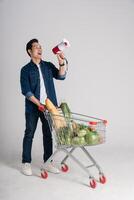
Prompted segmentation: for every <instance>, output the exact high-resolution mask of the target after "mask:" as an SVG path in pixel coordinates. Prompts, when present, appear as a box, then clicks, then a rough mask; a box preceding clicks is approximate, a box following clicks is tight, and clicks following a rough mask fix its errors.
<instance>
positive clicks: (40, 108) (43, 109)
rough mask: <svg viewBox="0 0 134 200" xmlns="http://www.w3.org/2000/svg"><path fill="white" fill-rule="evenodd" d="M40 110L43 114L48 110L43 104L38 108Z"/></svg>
mask: <svg viewBox="0 0 134 200" xmlns="http://www.w3.org/2000/svg"><path fill="white" fill-rule="evenodd" d="M38 110H39V111H41V112H44V111H45V110H46V106H45V105H43V104H40V105H39V106H38Z"/></svg>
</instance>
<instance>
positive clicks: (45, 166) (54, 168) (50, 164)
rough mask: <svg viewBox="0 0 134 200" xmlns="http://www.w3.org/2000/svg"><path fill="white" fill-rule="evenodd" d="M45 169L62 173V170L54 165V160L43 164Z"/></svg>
mask: <svg viewBox="0 0 134 200" xmlns="http://www.w3.org/2000/svg"><path fill="white" fill-rule="evenodd" d="M43 169H45V170H46V171H48V172H51V173H54V174H59V173H60V170H59V169H58V168H56V167H54V165H53V163H52V162H48V163H45V164H44V165H43Z"/></svg>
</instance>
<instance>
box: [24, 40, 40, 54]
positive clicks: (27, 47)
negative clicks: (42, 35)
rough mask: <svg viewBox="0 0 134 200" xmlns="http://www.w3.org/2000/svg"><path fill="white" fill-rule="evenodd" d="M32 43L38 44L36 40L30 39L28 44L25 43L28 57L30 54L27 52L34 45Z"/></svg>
mask: <svg viewBox="0 0 134 200" xmlns="http://www.w3.org/2000/svg"><path fill="white" fill-rule="evenodd" d="M34 42H37V43H38V42H39V41H38V40H37V39H35V38H34V39H32V40H30V41H29V42H28V43H27V45H26V51H27V53H28V55H29V56H30V53H29V52H28V50H29V49H30V50H31V49H32V44H33V43H34Z"/></svg>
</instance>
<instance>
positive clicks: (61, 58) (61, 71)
mask: <svg viewBox="0 0 134 200" xmlns="http://www.w3.org/2000/svg"><path fill="white" fill-rule="evenodd" d="M57 58H58V62H59V75H60V76H64V75H66V71H67V66H66V64H67V63H65V56H64V54H63V52H61V53H59V54H57Z"/></svg>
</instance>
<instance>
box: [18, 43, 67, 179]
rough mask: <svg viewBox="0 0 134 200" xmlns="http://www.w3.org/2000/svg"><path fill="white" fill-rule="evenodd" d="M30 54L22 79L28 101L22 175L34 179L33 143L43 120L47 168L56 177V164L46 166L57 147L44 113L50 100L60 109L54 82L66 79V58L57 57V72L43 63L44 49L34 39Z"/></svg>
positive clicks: (22, 87)
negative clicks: (32, 166)
mask: <svg viewBox="0 0 134 200" xmlns="http://www.w3.org/2000/svg"><path fill="white" fill-rule="evenodd" d="M26 51H27V53H28V55H29V56H30V57H31V61H30V62H29V63H28V64H27V65H25V66H24V67H22V69H21V75H20V83H21V91H22V94H23V95H24V96H25V97H26V98H25V119H26V129H25V134H24V138H23V153H22V172H23V174H25V175H32V168H31V161H32V158H31V149H32V141H33V137H34V133H35V130H36V127H37V122H38V119H39V118H40V120H41V122H42V132H43V147H44V155H43V160H44V168H45V169H46V170H47V171H50V172H52V173H59V170H58V169H57V168H56V167H54V165H53V163H52V162H50V163H49V164H47V163H45V162H46V161H47V159H48V158H49V157H50V156H51V155H52V146H53V145H52V135H51V131H50V129H49V125H48V122H47V120H46V119H45V117H44V114H43V111H45V106H44V104H45V99H46V98H49V99H50V100H51V101H52V102H53V104H54V105H55V106H58V104H57V98H56V92H55V87H54V82H53V78H55V79H58V80H64V79H65V76H66V66H65V63H64V54H63V52H61V53H60V54H57V58H58V64H59V69H57V68H56V67H55V66H54V65H53V64H52V63H51V62H46V61H43V60H42V48H41V45H40V44H39V42H38V40H37V39H32V40H30V41H29V42H28V43H27V45H26Z"/></svg>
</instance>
